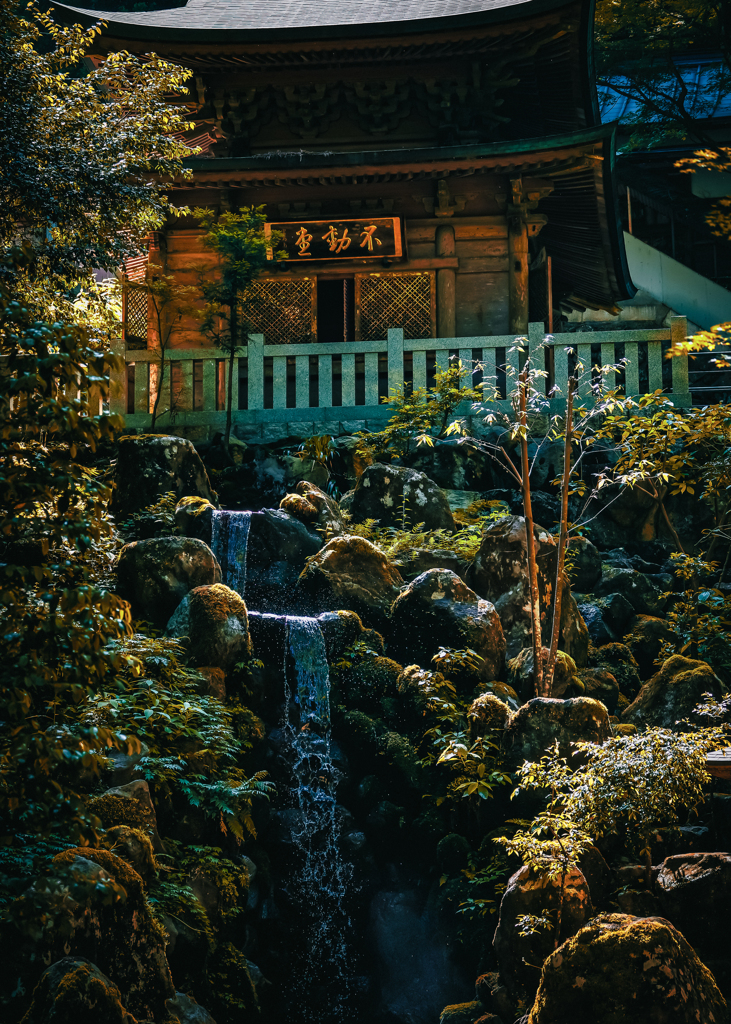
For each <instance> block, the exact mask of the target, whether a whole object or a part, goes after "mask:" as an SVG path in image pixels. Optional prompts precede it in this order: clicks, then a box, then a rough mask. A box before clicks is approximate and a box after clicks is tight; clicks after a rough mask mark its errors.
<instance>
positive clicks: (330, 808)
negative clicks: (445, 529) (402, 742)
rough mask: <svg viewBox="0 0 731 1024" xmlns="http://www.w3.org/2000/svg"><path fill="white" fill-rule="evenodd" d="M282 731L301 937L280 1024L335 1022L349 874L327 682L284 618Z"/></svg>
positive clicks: (304, 636)
mask: <svg viewBox="0 0 731 1024" xmlns="http://www.w3.org/2000/svg"><path fill="white" fill-rule="evenodd" d="M287 651H289V654H290V656H291V660H292V662H293V663H294V670H295V687H294V690H293V689H292V687H291V686H290V682H289V679H288V678H287V672H286V661H287ZM284 733H285V736H286V738H287V750H288V759H289V760H290V763H291V771H292V776H293V786H294V793H293V796H294V802H295V806H296V808H297V810H298V811H299V818H298V821H299V824H298V826H297V827H296V829H295V831H294V834H293V840H294V845H295V849H296V850H297V853H298V858H299V861H300V862H299V863H298V865H297V866H296V869H295V875H294V877H293V879H292V882H291V888H290V891H291V894H292V896H293V900H294V902H295V904H296V905H297V907H298V910H299V911H300V912H301V915H302V922H303V928H304V930H305V932H306V934H303V935H302V940H303V942H302V952H301V955H300V957H299V963H297V965H296V967H295V968H294V969H293V970H292V971H291V972H290V976H291V978H292V984H293V988H292V992H291V994H290V998H291V1004H292V1005H291V1009H290V1013H289V1014H288V1016H287V1021H288V1024H294V1022H295V1021H298V1022H300V1021H301V1022H308V1024H310V1022H312V1024H314V1022H317V1024H340V1022H343V1021H345V1020H352V1019H353V1006H352V999H351V993H350V988H351V986H350V979H351V974H352V967H351V964H350V962H349V956H348V941H347V940H348V928H349V925H350V921H349V918H348V913H347V910H346V908H345V899H346V897H347V895H348V893H349V891H350V890H351V879H352V874H353V868H352V865H350V864H347V863H346V862H345V861H344V859H343V856H342V853H341V849H340V823H339V820H338V808H337V804H336V799H335V789H336V785H337V781H338V775H337V771H336V770H335V768H334V766H333V763H332V758H331V753H330V677H329V674H328V665H327V657H326V652H325V641H324V639H323V635H322V632H321V630H320V626H319V623H318V622H317V620H316V619H308V618H301V617H298V616H287V620H286V639H285V718H284Z"/></svg>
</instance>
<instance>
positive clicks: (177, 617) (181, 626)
mask: <svg viewBox="0 0 731 1024" xmlns="http://www.w3.org/2000/svg"><path fill="white" fill-rule="evenodd" d="M167 633H168V636H178V637H186V638H187V647H188V656H189V659H190V661H191V663H192V664H193V665H196V666H198V665H201V666H206V667H208V666H210V667H213V668H220V669H223V671H224V672H228V671H230V670H231V669H232V668H233V667H234V665H235V664H236V663H237V662H240V661H246V660H247V659H248V658H249V657H250V655H251V639H250V637H249V614H248V611H247V608H246V604H245V603H244V601H243V599H242V598H241V597H240V596H239V595H238V594H237V593H236V591H235V590H231V588H230V587H227V586H226V585H225V583H215V584H213V586H207V587H196V588H195V589H194V590H191V592H190V593H189V594H188V595H187V596H186V597H185V599H184V600H183V601H182V602H181V604H180V606H179V607H178V609H177V611H176V612H175V614H174V615H173V616H172V618H171V619H170V621H169V622H168V627H167Z"/></svg>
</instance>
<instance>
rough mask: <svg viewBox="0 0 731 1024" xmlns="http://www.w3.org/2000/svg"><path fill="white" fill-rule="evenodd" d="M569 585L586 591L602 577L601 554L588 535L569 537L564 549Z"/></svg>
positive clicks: (580, 591)
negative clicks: (565, 549) (569, 579)
mask: <svg viewBox="0 0 731 1024" xmlns="http://www.w3.org/2000/svg"><path fill="white" fill-rule="evenodd" d="M566 563H567V565H568V571H569V575H570V577H571V587H572V589H573V590H576V591H577V592H578V593H580V594H584V593H587V592H588V591H590V590H591V589H592V587H594V586H595V585H596V584H597V583H598V582H599V580H600V579H601V578H602V556H601V555H600V554H599V551H598V550H597V548H596V547H595V546H594V545H593V544H592V542H591V541H590V540H589V538H588V537H582V536H576V537H571V538H570V539H569V542H568V547H567V551H566Z"/></svg>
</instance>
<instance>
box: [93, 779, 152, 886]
mask: <svg viewBox="0 0 731 1024" xmlns="http://www.w3.org/2000/svg"><path fill="white" fill-rule="evenodd" d="M107 799H115V798H113V797H110V798H107ZM116 799H119V797H117V798H116ZM102 841H103V843H104V845H105V846H106V847H107V848H108V849H109V850H110V851H111V852H112V853H115V854H116V855H117V856H118V857H121V858H122V860H126V861H127V863H128V864H129V865H130V866H131V867H132V868H134V870H135V871H136V872H137V874H138V875H139V876H140V878H141V879H142V881H143V882H144V883H145V886H148V885H149V884H150V882H153V881H154V880H155V879H156V878H157V861H156V860H155V852H154V850H153V849H152V843H151V842H150V837H149V836H148V835H147V833H146V832H144V831H142V829H139V828H130V827H129V825H115V826H114V827H113V828H110V829H108V830H107V831H106V832H105V833H104V836H103V840H102Z"/></svg>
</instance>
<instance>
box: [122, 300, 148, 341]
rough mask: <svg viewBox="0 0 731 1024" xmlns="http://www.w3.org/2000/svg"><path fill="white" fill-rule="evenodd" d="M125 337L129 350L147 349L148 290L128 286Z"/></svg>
mask: <svg viewBox="0 0 731 1024" xmlns="http://www.w3.org/2000/svg"><path fill="white" fill-rule="evenodd" d="M124 335H125V341H126V343H127V347H128V348H147V289H146V288H145V287H140V286H139V285H134V284H128V285H127V288H126V294H125V316H124Z"/></svg>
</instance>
